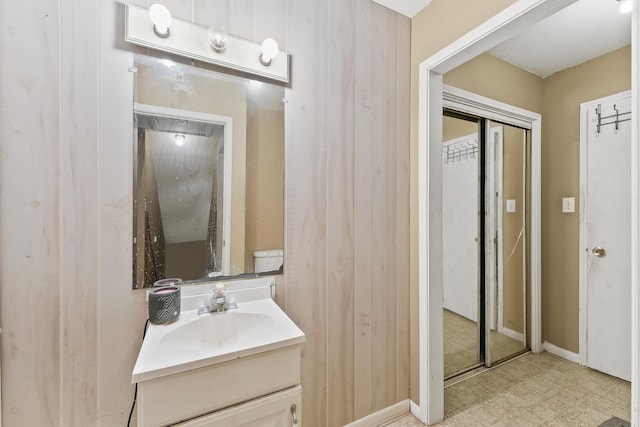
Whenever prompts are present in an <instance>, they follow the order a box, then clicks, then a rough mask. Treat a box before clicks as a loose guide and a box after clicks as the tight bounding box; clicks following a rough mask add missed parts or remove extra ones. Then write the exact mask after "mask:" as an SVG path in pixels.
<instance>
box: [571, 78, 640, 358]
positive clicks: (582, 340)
mask: <svg viewBox="0 0 640 427" xmlns="http://www.w3.org/2000/svg"><path fill="white" fill-rule="evenodd" d="M629 97H632V93H631V91H630V90H626V91H624V92H618V93H614V94H613V95H609V96H605V97H603V98H598V99H594V100H591V101H588V102H583V103H581V104H580V193H579V194H580V240H579V241H580V246H579V251H580V255H579V268H580V271H579V276H578V277H579V279H578V298H579V313H580V314H579V319H578V331H579V349H578V351H579V353H578V358H579V361H580V364H581V365H583V366H587V321H588V304H587V303H588V301H587V297H588V292H587V266H588V260H589V253H588V252H586V251H585V250H584V248H586V247H587V243H588V242H587V213H588V212H587V204H586V199H587V197H586V196H587V177H588V170H587V139H588V138H589V134H588V123H587V119H586V117H587V112H588V111H589V109H591V108H596V107H597V105H598V104H602V103H605V102H612V101H617V100H622V99H625V98H629ZM632 108H633V107H632ZM632 126H633V125H632ZM632 138H633V136H632ZM632 158H633V156H632ZM631 174H632V176H633V170H632V171H631ZM632 221H633V218H632ZM632 363H633V361H632Z"/></svg>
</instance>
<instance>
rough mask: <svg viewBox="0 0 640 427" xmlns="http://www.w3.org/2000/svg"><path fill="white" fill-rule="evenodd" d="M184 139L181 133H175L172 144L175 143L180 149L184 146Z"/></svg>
mask: <svg viewBox="0 0 640 427" xmlns="http://www.w3.org/2000/svg"><path fill="white" fill-rule="evenodd" d="M186 139H187V138H186V137H185V136H184V135H182V134H181V133H177V134H176V136H175V137H174V142H175V143H176V146H178V147H182V146H184V143H185V142H186Z"/></svg>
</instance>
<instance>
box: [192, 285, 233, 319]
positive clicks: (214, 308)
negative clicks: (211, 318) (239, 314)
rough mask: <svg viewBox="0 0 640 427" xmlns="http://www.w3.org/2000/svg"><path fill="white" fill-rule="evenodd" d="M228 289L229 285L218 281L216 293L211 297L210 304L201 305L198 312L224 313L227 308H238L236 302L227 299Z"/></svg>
mask: <svg viewBox="0 0 640 427" xmlns="http://www.w3.org/2000/svg"><path fill="white" fill-rule="evenodd" d="M226 289H227V286H226V285H225V284H224V283H216V285H215V287H214V293H213V295H212V296H211V298H210V299H209V305H207V306H205V307H200V308H199V309H198V314H205V313H224V312H225V311H227V310H235V309H236V308H238V305H237V304H236V303H233V302H228V301H227V295H226V294H225V291H226Z"/></svg>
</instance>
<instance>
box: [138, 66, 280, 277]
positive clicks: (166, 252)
mask: <svg viewBox="0 0 640 427" xmlns="http://www.w3.org/2000/svg"><path fill="white" fill-rule="evenodd" d="M135 67H136V72H135V73H134V76H135V92H134V111H133V120H134V135H133V153H134V156H133V159H134V161H133V194H134V197H133V287H134V288H146V287H150V286H152V285H153V283H154V282H155V281H156V280H159V279H163V278H167V277H179V278H181V279H183V280H184V282H185V283H194V282H202V281H211V280H218V279H220V278H225V279H228V278H231V277H238V276H240V277H247V276H253V275H258V274H274V273H278V272H281V271H282V265H283V246H284V212H283V207H284V169H283V164H284V163H283V162H284V107H283V97H284V88H283V87H282V86H278V85H275V84H270V83H264V82H261V81H256V80H250V79H247V78H242V77H236V76H230V75H226V74H221V73H217V72H214V71H211V70H207V69H203V68H197V67H191V66H187V65H184V64H180V63H176V62H172V61H169V60H166V59H158V58H152V57H147V56H141V55H139V56H136V59H135Z"/></svg>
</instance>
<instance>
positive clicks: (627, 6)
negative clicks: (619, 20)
mask: <svg viewBox="0 0 640 427" xmlns="http://www.w3.org/2000/svg"><path fill="white" fill-rule="evenodd" d="M632 8H633V1H631V0H621V1H620V12H622V13H629V12H631V9H632Z"/></svg>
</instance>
